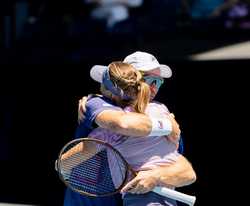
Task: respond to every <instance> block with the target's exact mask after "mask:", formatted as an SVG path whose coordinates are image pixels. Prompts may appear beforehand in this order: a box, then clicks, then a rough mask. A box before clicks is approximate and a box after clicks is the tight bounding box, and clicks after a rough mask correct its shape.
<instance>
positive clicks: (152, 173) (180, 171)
mask: <svg viewBox="0 0 250 206" xmlns="http://www.w3.org/2000/svg"><path fill="white" fill-rule="evenodd" d="M195 181H196V174H195V172H194V170H193V168H192V165H191V164H190V163H189V162H188V160H187V159H186V158H185V157H183V156H182V155H180V156H179V158H178V160H177V161H176V162H175V163H173V164H170V165H167V166H163V167H159V168H156V169H153V170H148V171H140V172H139V173H138V175H137V176H136V177H135V178H134V179H132V180H131V181H130V182H128V183H127V184H126V185H125V186H124V187H123V189H122V192H130V193H134V194H142V193H146V192H149V191H151V190H153V188H154V187H156V186H159V185H160V186H166V187H182V186H186V185H189V184H192V183H193V182H195Z"/></svg>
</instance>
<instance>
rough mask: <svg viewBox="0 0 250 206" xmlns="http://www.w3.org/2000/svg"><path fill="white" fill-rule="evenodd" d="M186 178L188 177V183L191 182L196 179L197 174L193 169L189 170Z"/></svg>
mask: <svg viewBox="0 0 250 206" xmlns="http://www.w3.org/2000/svg"><path fill="white" fill-rule="evenodd" d="M188 179H189V184H192V183H194V182H195V181H196V179H197V176H196V173H195V171H194V170H192V171H190V172H189V175H188Z"/></svg>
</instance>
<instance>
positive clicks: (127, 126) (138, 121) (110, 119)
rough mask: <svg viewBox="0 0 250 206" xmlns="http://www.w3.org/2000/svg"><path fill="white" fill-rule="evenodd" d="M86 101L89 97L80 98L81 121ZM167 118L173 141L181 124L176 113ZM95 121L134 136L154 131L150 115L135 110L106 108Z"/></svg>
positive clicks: (118, 131) (178, 134) (146, 134)
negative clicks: (125, 110)
mask: <svg viewBox="0 0 250 206" xmlns="http://www.w3.org/2000/svg"><path fill="white" fill-rule="evenodd" d="M86 102H87V97H83V98H82V99H81V100H79V106H78V121H79V122H81V121H82V120H83V119H84V113H85V112H86ZM166 119H168V120H170V121H171V125H172V132H171V133H170V134H169V135H168V136H169V137H171V141H173V142H175V141H176V140H178V139H179V136H180V128H179V125H178V123H177V122H176V121H175V119H174V115H169V116H168V117H167V118H166ZM95 123H96V124H97V125H98V126H100V127H102V128H105V129H109V130H111V131H113V132H115V133H119V134H122V135H126V136H133V137H140V136H148V135H149V134H150V133H151V131H152V122H151V119H150V118H149V116H147V115H144V114H139V113H135V112H129V113H126V112H124V111H117V110H105V111H103V112H101V113H100V114H98V115H97V117H96V118H95Z"/></svg>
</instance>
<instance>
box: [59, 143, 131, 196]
mask: <svg viewBox="0 0 250 206" xmlns="http://www.w3.org/2000/svg"><path fill="white" fill-rule="evenodd" d="M92 144H93V143H92ZM92 146H93V145H92ZM96 148H97V149H96V150H95V151H96V152H97V153H96V154H93V153H91V152H90V153H88V152H87V151H79V152H76V153H75V154H74V155H71V156H70V157H68V158H67V160H61V161H60V171H61V175H62V177H63V179H64V181H65V182H66V184H67V185H68V186H70V187H71V188H72V189H75V190H78V191H82V192H84V193H91V194H94V195H103V194H108V193H112V192H115V191H116V190H117V189H118V188H119V187H120V186H121V185H122V184H123V182H124V178H125V177H126V166H125V165H124V163H123V161H122V159H121V157H120V156H119V155H117V153H116V152H114V151H113V150H112V149H110V148H109V147H106V146H105V145H101V144H96ZM70 149H71V148H68V149H66V151H65V153H66V152H67V151H69V150H70ZM86 157H87V158H86ZM114 171H116V172H115V173H116V174H117V171H119V178H115V180H114V178H113V174H114Z"/></svg>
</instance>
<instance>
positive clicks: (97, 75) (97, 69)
mask: <svg viewBox="0 0 250 206" xmlns="http://www.w3.org/2000/svg"><path fill="white" fill-rule="evenodd" d="M107 69H108V67H107V66H103V65H95V66H93V67H92V68H91V70H90V76H91V78H92V79H94V80H95V81H97V82H99V83H102V77H103V73H104V72H105V71H106V70H107Z"/></svg>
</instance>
